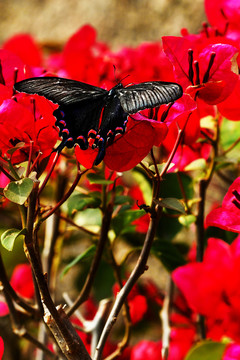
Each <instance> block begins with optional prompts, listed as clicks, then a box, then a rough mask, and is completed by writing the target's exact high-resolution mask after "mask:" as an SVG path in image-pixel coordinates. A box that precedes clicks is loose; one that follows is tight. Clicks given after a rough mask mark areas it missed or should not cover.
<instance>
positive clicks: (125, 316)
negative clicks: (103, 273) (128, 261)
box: [105, 251, 132, 360]
mask: <svg viewBox="0 0 240 360" xmlns="http://www.w3.org/2000/svg"><path fill="white" fill-rule="evenodd" d="M111 258H112V263H113V268H114V272H115V277H116V279H117V282H118V284H119V286H120V288H122V287H123V283H122V279H121V274H120V267H119V266H118V264H117V263H116V261H115V258H114V256H113V253H112V251H111ZM123 319H124V323H125V332H124V336H123V338H122V340H121V341H120V342H119V343H118V344H117V348H116V350H115V351H114V352H113V353H111V354H110V355H108V356H107V357H106V358H105V360H113V359H116V358H117V357H119V356H120V355H121V354H122V352H123V350H124V349H125V347H126V346H127V345H128V342H129V339H130V334H131V325H132V324H131V318H130V313H129V306H128V303H127V299H126V300H125V302H124V304H123Z"/></svg>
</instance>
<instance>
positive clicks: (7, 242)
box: [1, 229, 26, 251]
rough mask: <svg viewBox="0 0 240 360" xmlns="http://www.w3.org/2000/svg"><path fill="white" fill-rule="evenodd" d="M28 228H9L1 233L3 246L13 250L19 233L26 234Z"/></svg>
mask: <svg viewBox="0 0 240 360" xmlns="http://www.w3.org/2000/svg"><path fill="white" fill-rule="evenodd" d="M25 234H26V229H22V230H19V229H9V230H6V231H5V232H4V233H3V234H2V235H1V243H2V246H3V247H4V248H5V249H7V250H8V251H12V249H13V246H14V242H15V240H16V238H17V237H18V236H19V235H25Z"/></svg>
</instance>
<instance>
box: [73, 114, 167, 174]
mask: <svg viewBox="0 0 240 360" xmlns="http://www.w3.org/2000/svg"><path fill="white" fill-rule="evenodd" d="M166 134H167V126H166V124H164V123H160V122H157V121H154V120H150V119H147V118H146V117H144V116H143V115H140V114H136V115H134V116H129V117H128V123H127V130H126V132H125V134H124V135H119V136H117V137H115V140H114V142H113V144H112V145H110V146H108V147H107V148H106V155H105V157H104V162H105V164H106V165H107V167H108V168H109V169H111V170H115V171H127V170H130V169H132V168H133V167H134V166H136V165H137V164H138V163H139V162H140V161H142V159H143V158H144V157H145V156H147V154H148V153H149V151H150V150H151V148H152V147H153V145H160V143H161V141H162V140H163V139H164V138H165V136H166ZM75 153H76V157H77V159H78V161H79V162H80V164H82V165H83V166H84V167H86V168H91V167H92V166H93V163H94V160H95V159H96V156H97V154H98V150H97V149H91V148H90V149H88V150H81V149H80V148H79V147H78V146H76V147H75Z"/></svg>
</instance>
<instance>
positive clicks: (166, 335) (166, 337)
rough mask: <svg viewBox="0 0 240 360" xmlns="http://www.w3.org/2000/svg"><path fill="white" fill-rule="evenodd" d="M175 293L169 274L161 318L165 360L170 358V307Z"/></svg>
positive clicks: (163, 356)
mask: <svg viewBox="0 0 240 360" xmlns="http://www.w3.org/2000/svg"><path fill="white" fill-rule="evenodd" d="M172 295H173V281H172V279H171V275H169V279H168V284H167V292H166V295H165V298H164V301H163V307H162V311H161V313H160V314H161V319H162V358H163V360H167V359H168V353H169V343H170V333H171V327H170V320H169V318H170V310H171V309H170V307H171V302H172Z"/></svg>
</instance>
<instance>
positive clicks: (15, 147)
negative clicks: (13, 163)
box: [7, 142, 25, 155]
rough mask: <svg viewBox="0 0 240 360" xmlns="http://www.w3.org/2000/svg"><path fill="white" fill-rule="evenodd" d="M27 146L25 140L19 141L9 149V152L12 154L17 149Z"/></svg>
mask: <svg viewBox="0 0 240 360" xmlns="http://www.w3.org/2000/svg"><path fill="white" fill-rule="evenodd" d="M24 146H25V142H19V143H18V144H17V145H16V146H14V147H12V148H11V149H8V150H7V153H8V154H10V155H12V154H13V153H14V152H15V151H17V150H19V149H21V148H22V147H24Z"/></svg>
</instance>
